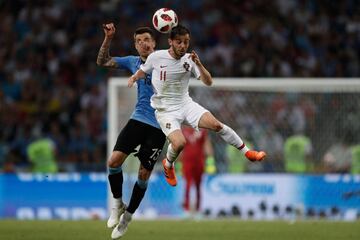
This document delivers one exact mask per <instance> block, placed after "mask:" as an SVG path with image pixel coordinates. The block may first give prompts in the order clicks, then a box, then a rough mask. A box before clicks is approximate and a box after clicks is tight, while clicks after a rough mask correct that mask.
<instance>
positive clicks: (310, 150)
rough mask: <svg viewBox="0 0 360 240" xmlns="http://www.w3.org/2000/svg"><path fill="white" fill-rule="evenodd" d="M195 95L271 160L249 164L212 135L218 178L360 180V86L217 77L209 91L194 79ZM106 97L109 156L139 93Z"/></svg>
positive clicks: (119, 82)
mask: <svg viewBox="0 0 360 240" xmlns="http://www.w3.org/2000/svg"><path fill="white" fill-rule="evenodd" d="M189 91H190V96H191V97H192V98H193V100H194V101H196V102H198V103H199V104H201V105H202V106H203V107H205V108H206V109H208V110H209V111H210V112H211V113H213V115H214V116H215V117H217V118H218V119H219V120H220V121H221V122H223V123H225V124H227V125H228V126H230V127H231V128H233V129H234V130H235V131H236V132H237V133H238V134H239V135H240V136H241V137H242V139H243V140H244V141H245V142H246V143H247V145H248V146H251V148H254V149H259V150H264V151H266V152H267V154H268V158H267V159H266V161H264V162H263V163H260V164H252V163H249V162H248V161H246V160H244V159H242V158H243V156H242V155H241V154H240V153H239V152H238V151H237V150H236V149H234V148H233V147H232V146H229V145H227V144H226V143H225V142H224V141H223V140H222V139H220V138H219V137H218V136H217V135H216V134H212V133H210V139H211V143H212V146H213V150H214V159H215V166H216V173H223V174H225V173H235V174H238V173H296V174H325V173H352V172H353V173H357V174H359V173H360V169H359V164H360V163H359V161H360V160H359V159H360V153H359V152H360V150H359V149H360V148H359V146H360V145H359V144H360V134H359V133H360V94H359V91H360V80H359V79H351V80H349V79H320V78H316V79H303V78H300V79H271V78H266V79H259V78H257V79H249V78H215V79H214V84H213V86H211V87H207V86H205V85H203V84H202V83H201V81H197V80H194V79H192V80H191V85H190V89H189ZM108 93H109V98H108V123H109V124H108V153H109V154H110V153H111V151H112V148H113V146H114V144H115V142H116V138H117V136H118V134H119V131H120V130H121V128H122V127H123V126H124V125H125V124H126V122H127V121H128V119H129V116H130V115H131V113H132V111H133V109H134V106H135V102H136V87H134V88H131V89H129V88H128V87H127V79H126V78H112V79H110V82H109V89H108ZM130 158H132V157H131V156H130ZM159 162H160V161H159ZM138 164H139V162H138V161H137V160H134V159H129V160H127V161H126V163H125V166H124V172H126V173H129V176H133V177H134V179H135V180H136V177H137V174H136V173H137V169H138ZM160 165H161V164H157V166H156V167H155V172H156V171H161V166H160ZM131 173H134V174H133V175H132V174H131ZM124 188H125V187H124ZM129 189H130V190H131V189H132V187H129ZM158 192H159V194H160V195H161V194H162V191H161V190H160V189H159V190H158ZM164 194H165V193H164ZM179 194H182V192H181V193H179ZM159 199H161V196H160V197H159ZM179 201H180V202H179V204H181V200H179ZM164 204H166V203H164Z"/></svg>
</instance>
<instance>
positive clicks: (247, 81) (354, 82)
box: [107, 77, 360, 157]
mask: <svg viewBox="0 0 360 240" xmlns="http://www.w3.org/2000/svg"><path fill="white" fill-rule="evenodd" d="M127 80H128V78H124V77H112V78H110V79H109V83H108V133H107V142H108V146H107V150H108V152H107V154H108V157H109V156H110V154H111V152H112V149H113V147H114V144H115V142H116V138H117V136H118V134H119V133H118V129H119V126H118V119H117V116H118V114H119V109H118V106H117V100H116V97H117V87H124V86H125V87H126V86H127ZM190 86H204V87H207V86H205V85H204V84H203V83H202V82H201V81H197V80H195V79H191V80H190ZM212 87H220V88H225V89H229V88H231V89H236V90H243V91H257V92H307V93H312V92H318V93H326V92H329V93H330V92H344V93H346V92H358V91H360V78H352V79H348V78H214V84H213V86H212ZM134 89H136V86H134V87H133V88H132V89H129V91H130V92H133V93H134V94H136V90H134Z"/></svg>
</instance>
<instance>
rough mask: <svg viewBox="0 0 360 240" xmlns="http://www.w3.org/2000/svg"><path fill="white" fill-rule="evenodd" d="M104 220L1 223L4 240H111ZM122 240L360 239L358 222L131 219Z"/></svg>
mask: <svg viewBox="0 0 360 240" xmlns="http://www.w3.org/2000/svg"><path fill="white" fill-rule="evenodd" d="M105 224H106V223H105V222H104V221H16V220H1V221H0V239H3V240H65V239H69V240H92V239H111V237H110V234H111V229H107V228H106V225H105ZM122 239H132V240H138V239H144V240H152V239H153V240H189V239H190V240H192V239H194V240H212V239H213V240H222V239H226V240H232V239H234V240H261V239H264V240H283V239H284V240H285V239H286V240H287V239H289V240H322V239H323V240H353V239H354V240H355V239H356V240H359V239H360V222H359V221H357V222H351V223H350V222H330V221H302V222H295V223H293V224H290V223H289V222H285V221H276V222H261V221H237V220H236V221H235V220H210V221H191V220H158V221H141V220H134V221H133V222H132V223H131V224H130V225H129V229H128V232H127V233H126V235H125V236H124V237H123V238H122Z"/></svg>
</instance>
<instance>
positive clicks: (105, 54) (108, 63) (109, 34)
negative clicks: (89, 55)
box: [96, 23, 117, 68]
mask: <svg viewBox="0 0 360 240" xmlns="http://www.w3.org/2000/svg"><path fill="white" fill-rule="evenodd" d="M103 28H104V33H105V39H104V41H103V43H102V45H101V47H100V50H99V53H98V56H97V59H96V64H97V65H98V66H103V67H109V68H116V67H117V63H116V62H115V61H114V59H113V58H112V57H111V56H110V53H109V48H110V43H111V40H112V39H113V37H114V35H115V26H114V24H113V23H109V24H104V25H103Z"/></svg>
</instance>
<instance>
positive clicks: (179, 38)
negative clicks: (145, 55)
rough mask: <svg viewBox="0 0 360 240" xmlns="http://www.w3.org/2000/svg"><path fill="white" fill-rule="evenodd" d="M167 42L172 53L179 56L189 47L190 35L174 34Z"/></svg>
mask: <svg viewBox="0 0 360 240" xmlns="http://www.w3.org/2000/svg"><path fill="white" fill-rule="evenodd" d="M169 44H170V47H171V49H172V50H173V52H174V54H175V55H176V56H177V57H179V58H181V57H182V56H184V55H185V53H186V52H187V50H188V48H189V45H190V36H189V34H185V35H176V36H175V38H174V39H169Z"/></svg>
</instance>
